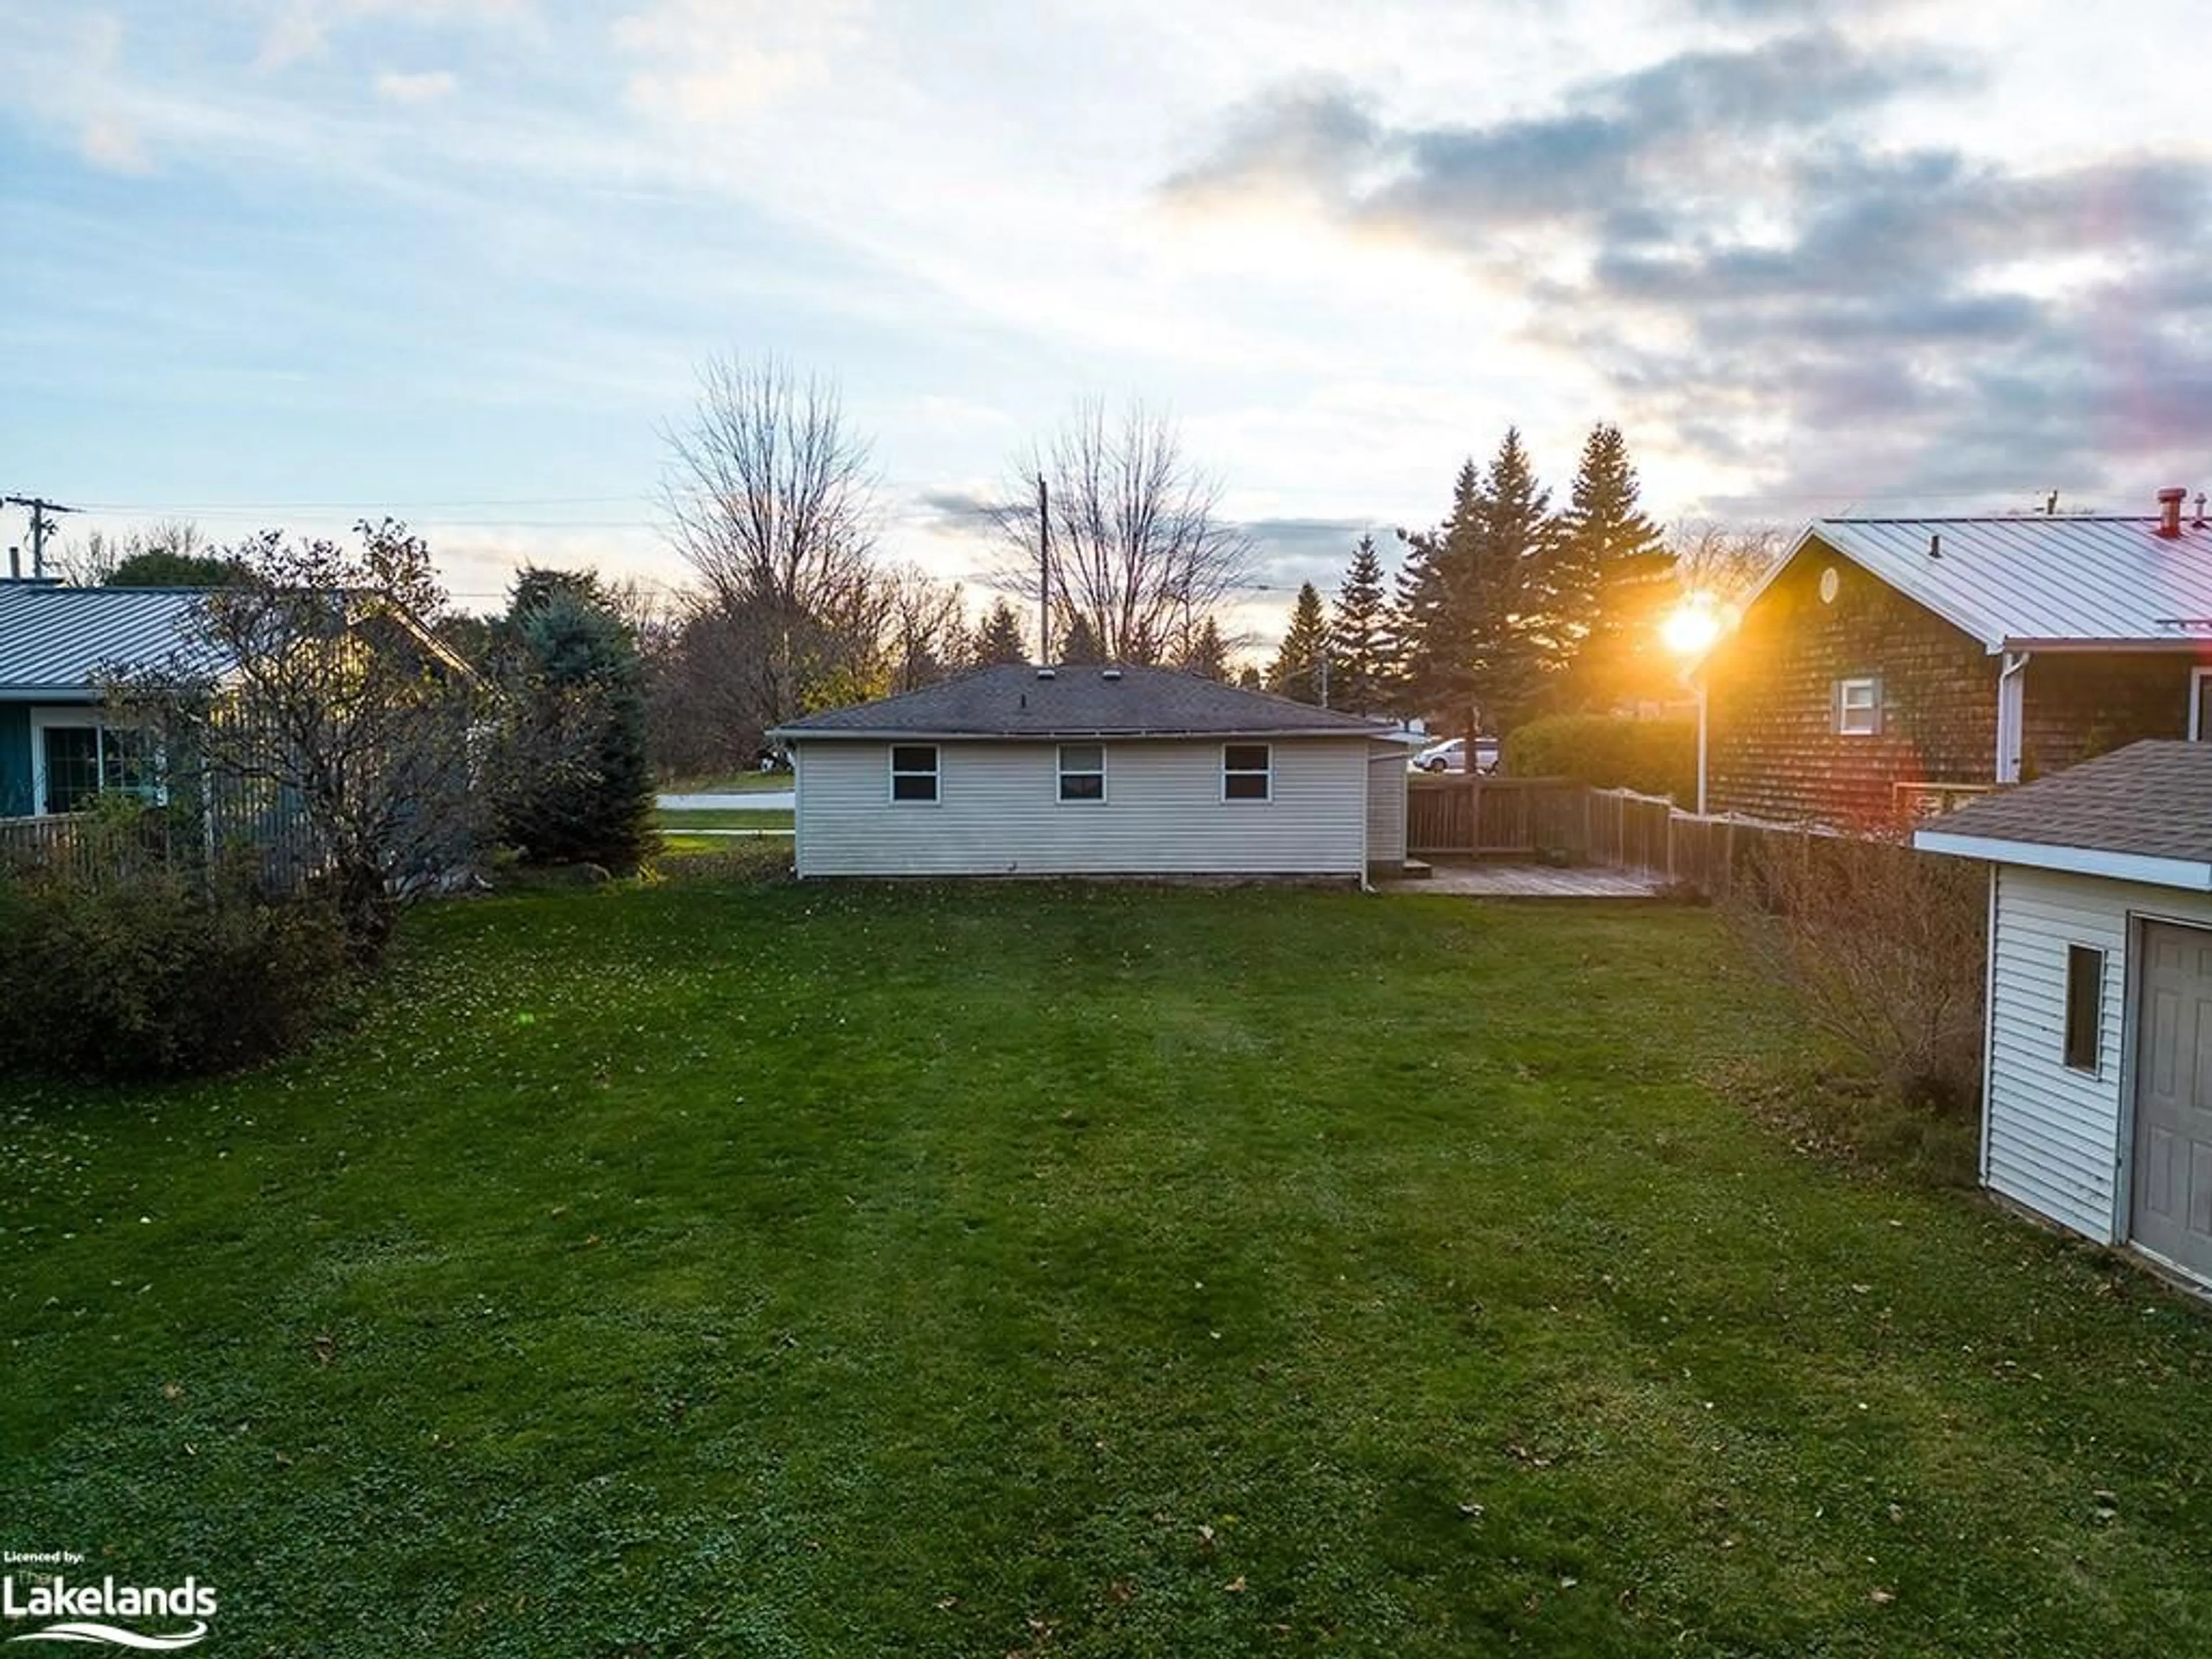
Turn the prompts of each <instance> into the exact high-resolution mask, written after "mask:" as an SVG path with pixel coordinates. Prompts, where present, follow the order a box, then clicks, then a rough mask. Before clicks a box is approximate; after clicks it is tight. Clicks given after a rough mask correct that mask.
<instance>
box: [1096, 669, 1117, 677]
mask: <svg viewBox="0 0 2212 1659" xmlns="http://www.w3.org/2000/svg"><path fill="white" fill-rule="evenodd" d="M1098 678H1100V679H1102V680H1118V679H1120V678H1121V670H1120V669H1118V668H1102V669H1100V670H1099V671H1098Z"/></svg>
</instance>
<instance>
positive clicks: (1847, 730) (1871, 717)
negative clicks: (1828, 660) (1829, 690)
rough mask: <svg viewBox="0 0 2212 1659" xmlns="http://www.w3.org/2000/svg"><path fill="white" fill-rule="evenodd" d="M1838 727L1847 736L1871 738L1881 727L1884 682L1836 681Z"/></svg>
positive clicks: (1869, 680)
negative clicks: (1882, 687) (1882, 685)
mask: <svg viewBox="0 0 2212 1659" xmlns="http://www.w3.org/2000/svg"><path fill="white" fill-rule="evenodd" d="M1836 730H1837V731H1838V732H1841V733H1842V734H1843V735H1844V736H1845V737H1847V738H1869V737H1872V736H1873V735H1874V734H1875V732H1879V731H1881V681H1880V680H1876V679H1863V680H1838V681H1837V682H1836Z"/></svg>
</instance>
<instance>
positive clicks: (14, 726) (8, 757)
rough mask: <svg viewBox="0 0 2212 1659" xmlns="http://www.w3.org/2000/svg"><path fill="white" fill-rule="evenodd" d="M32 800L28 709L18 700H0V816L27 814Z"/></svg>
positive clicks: (21, 815) (24, 815) (10, 816)
mask: <svg viewBox="0 0 2212 1659" xmlns="http://www.w3.org/2000/svg"><path fill="white" fill-rule="evenodd" d="M32 808H33V801H32V799H31V711H30V708H29V707H28V706H27V705H26V704H23V703H20V702H0V818H14V817H27V816H28V815H29V813H30V812H31V811H32Z"/></svg>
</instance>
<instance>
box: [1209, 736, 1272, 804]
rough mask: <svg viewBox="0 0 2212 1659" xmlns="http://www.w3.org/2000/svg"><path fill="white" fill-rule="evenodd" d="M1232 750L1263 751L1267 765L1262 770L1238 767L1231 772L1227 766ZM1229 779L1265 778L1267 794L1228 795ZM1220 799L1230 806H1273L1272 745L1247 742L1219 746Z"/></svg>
mask: <svg viewBox="0 0 2212 1659" xmlns="http://www.w3.org/2000/svg"><path fill="white" fill-rule="evenodd" d="M1232 749H1264V750H1267V765H1266V766H1265V767H1264V768H1255V767H1249V766H1240V767H1238V768H1237V769H1235V770H1234V771H1231V769H1230V765H1229V751H1230V750H1232ZM1231 777H1239V778H1265V779H1267V793H1266V794H1264V795H1232V794H1231V793H1229V780H1230V779H1231ZM1221 799H1223V801H1225V803H1227V804H1228V805H1232V806H1269V805H1273V804H1274V799H1275V745H1274V744H1272V743H1255V742H1249V741H1247V742H1241V743H1225V744H1222V745H1221Z"/></svg>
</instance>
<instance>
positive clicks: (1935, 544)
mask: <svg viewBox="0 0 2212 1659" xmlns="http://www.w3.org/2000/svg"><path fill="white" fill-rule="evenodd" d="M1928 556H1929V558H1931V559H1940V558H1942V556H1943V532H1942V531H1940V530H1931V531H1929V532H1928Z"/></svg>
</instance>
